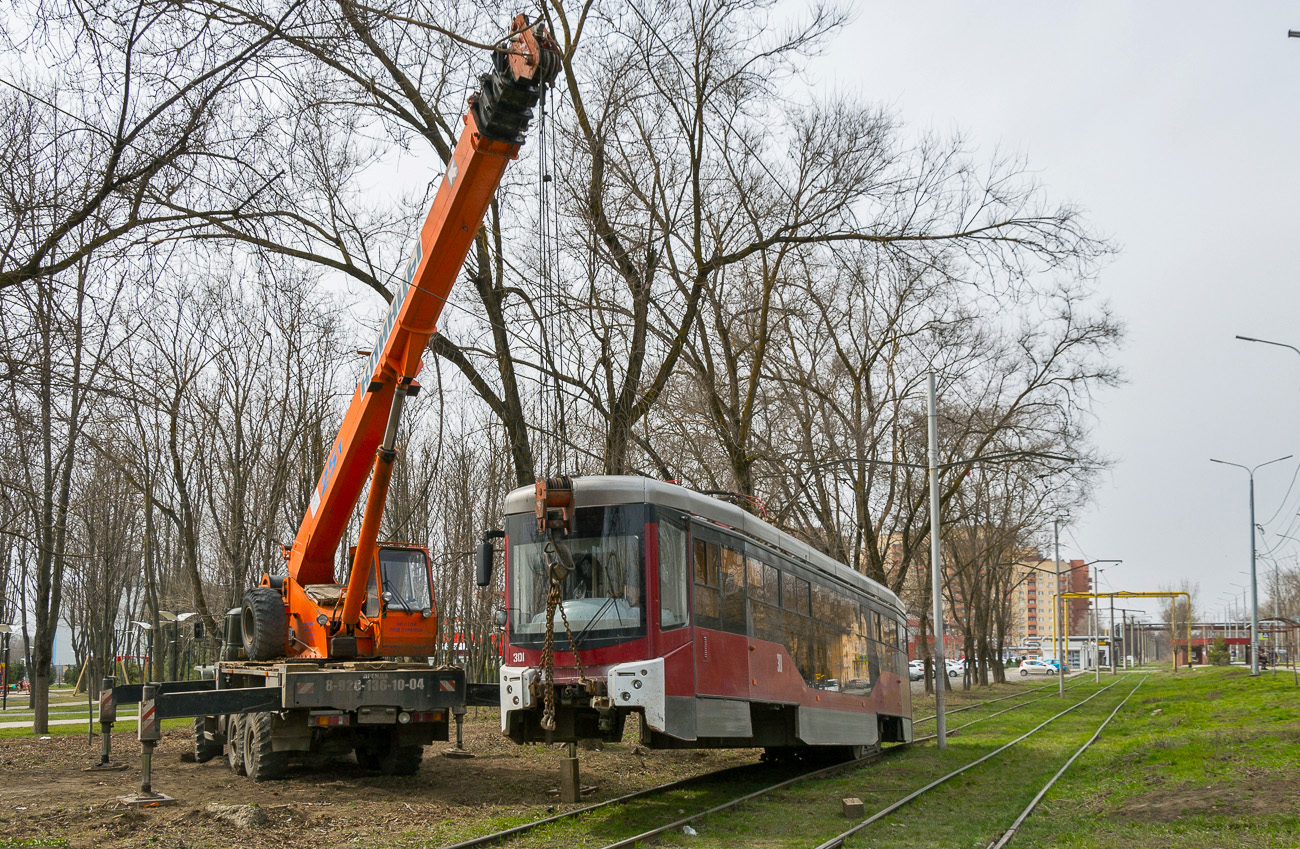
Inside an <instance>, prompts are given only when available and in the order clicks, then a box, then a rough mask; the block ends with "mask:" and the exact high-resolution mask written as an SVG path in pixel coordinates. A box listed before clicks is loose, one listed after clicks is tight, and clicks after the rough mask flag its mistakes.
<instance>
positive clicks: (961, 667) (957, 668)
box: [944, 660, 966, 678]
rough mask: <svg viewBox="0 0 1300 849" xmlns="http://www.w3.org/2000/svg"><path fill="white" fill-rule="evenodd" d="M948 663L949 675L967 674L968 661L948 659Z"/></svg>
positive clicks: (954, 676) (950, 676) (953, 676)
mask: <svg viewBox="0 0 1300 849" xmlns="http://www.w3.org/2000/svg"><path fill="white" fill-rule="evenodd" d="M944 662H945V663H947V664H948V677H949V678H956V677H957V676H958V675H964V674H966V662H965V661H962V660H946V661H944Z"/></svg>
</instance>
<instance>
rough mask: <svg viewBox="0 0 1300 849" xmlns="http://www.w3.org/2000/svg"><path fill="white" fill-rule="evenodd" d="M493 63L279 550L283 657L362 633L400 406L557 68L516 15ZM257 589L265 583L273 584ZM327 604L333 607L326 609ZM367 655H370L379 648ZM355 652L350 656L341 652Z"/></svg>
mask: <svg viewBox="0 0 1300 849" xmlns="http://www.w3.org/2000/svg"><path fill="white" fill-rule="evenodd" d="M493 59H494V62H493V71H492V73H490V74H485V75H483V76H482V77H481V78H480V83H481V87H480V89H479V91H478V93H477V94H475V95H474V96H472V97H471V98H470V99H469V108H468V110H467V111H466V113H465V116H464V119H463V120H464V125H465V126H464V129H463V131H462V132H461V135H460V138H459V140H458V141H457V143H456V147H455V150H454V152H453V154H452V157H451V159H450V161H449V162H448V163H447V170H446V172H445V174H444V175H443V178H442V180H441V182H440V184H439V186H438V191H437V194H436V195H435V197H434V200H433V204H432V206H431V207H430V209H429V213H428V216H427V217H426V219H425V221H424V225H423V226H422V227H421V228H420V231H419V233H418V234H417V237H416V239H415V243H414V245H413V246H412V248H411V252H410V255H409V258H408V259H407V261H406V262H405V264H404V265H403V266H402V269H401V271H400V275H399V279H398V281H397V285H396V286H395V287H394V291H393V299H392V302H391V304H390V305H389V308H388V312H387V314H386V315H385V317H384V321H383V324H382V325H381V327H380V330H379V336H378V338H377V340H376V341H375V345H374V348H373V350H372V351H371V354H370V359H369V361H368V362H367V364H366V368H365V370H364V371H363V373H362V376H361V380H360V381H359V382H358V384H357V387H356V389H355V391H354V392H353V394H352V399H351V402H350V403H349V405H348V409H347V412H346V414H345V415H344V417H343V424H342V426H341V427H340V429H339V434H338V437H337V438H336V439H335V441H334V443H333V446H332V447H331V449H330V452H329V455H328V457H327V459H326V461H325V466H324V469H323V470H322V472H321V475H320V479H319V481H318V482H317V484H316V487H315V488H314V490H313V492H312V496H311V501H310V504H309V507H308V510H307V513H306V515H304V516H303V520H302V524H301V526H300V527H299V529H298V534H297V536H296V538H295V539H294V542H293V546H292V549H291V550H290V551H289V552H287V557H288V561H289V562H288V579H287V581H286V584H287V585H288V586H287V587H286V588H285V589H284V596H285V600H286V605H287V608H288V609H287V611H286V612H287V616H288V619H289V622H288V625H289V634H288V636H289V644H288V645H287V649H288V653H290V654H299V653H301V654H307V655H316V656H322V657H328V656H331V655H332V654H333V652H332V651H331V650H330V649H328V648H327V647H326V645H327V643H326V639H327V636H328V634H333V633H337V632H338V631H339V629H340V627H345V628H346V630H347V633H348V634H352V632H353V627H354V626H356V625H357V624H358V621H359V618H360V614H361V608H362V603H363V601H364V596H365V593H366V585H367V581H368V580H369V581H370V582H371V583H372V584H373V577H372V576H371V569H372V560H373V559H374V557H375V553H376V536H377V534H378V530H379V520H380V517H381V515H382V511H383V504H384V498H385V496H386V494H387V489H388V479H389V475H390V474H391V471H392V463H393V459H394V456H395V452H394V450H393V443H394V440H395V437H396V430H397V422H398V417H399V416H400V413H401V407H402V402H403V400H404V398H405V397H406V396H407V395H413V394H414V393H415V392H416V391H418V388H419V387H418V384H417V383H416V382H415V378H416V376H417V375H418V374H419V372H420V368H421V365H422V360H421V356H422V354H423V352H424V350H425V346H426V345H427V344H428V341H429V337H430V336H431V335H432V334H433V333H434V332H435V331H436V330H437V327H438V318H439V316H440V315H441V313H442V309H443V306H444V305H445V304H446V301H447V297H448V295H449V293H450V292H451V288H452V285H453V284H454V283H455V280H456V277H457V275H458V274H459V273H460V268H461V266H462V265H463V264H464V261H465V257H466V255H467V254H468V252H469V249H470V246H471V245H472V243H473V240H474V237H475V235H476V234H477V232H478V230H479V227H480V226H481V224H482V222H483V218H484V215H485V214H486V212H487V209H488V207H489V205H490V204H491V202H492V198H493V195H494V194H495V192H496V189H497V186H498V185H499V184H500V182H501V177H502V175H503V173H504V172H505V169H506V165H507V163H509V162H510V160H512V159H514V158H516V157H517V156H518V153H519V149H520V147H521V146H522V145H523V142H524V135H523V134H524V131H525V130H526V129H527V127H528V124H529V121H530V120H531V119H532V115H533V113H532V107H533V106H535V105H536V104H537V102H538V99H539V97H540V96H541V93H542V86H544V85H548V84H551V83H553V82H554V79H555V76H556V74H557V73H558V70H559V52H558V47H556V45H555V43H554V41H552V40H551V39H550V38H549V37H548V36H547V35H546V34H545V31H544V30H543V29H542V28H541V27H540V25H529V24H528V21H527V19H526V18H525V17H524V16H523V15H519V16H517V17H516V18H515V20H514V23H513V26H512V31H511V37H510V42H509V49H508V50H505V51H498V52H497V53H494V54H493ZM368 474H370V475H371V487H370V493H369V496H368V498H367V506H366V511H365V514H364V516H363V519H362V527H361V532H360V537H359V539H358V542H357V550H356V555H355V562H354V564H353V568H352V572H351V575H350V578H349V580H348V582H347V588H346V591H345V592H342V593H339V592H337V591H336V592H334V593H333V594H332V595H331V594H329V593H324V592H322V591H318V592H317V593H316V596H315V600H314V602H313V601H312V595H311V593H309V592H304V591H303V590H304V589H310V588H311V587H312V586H317V587H320V586H328V585H333V584H335V578H334V563H335V555H336V552H337V550H338V547H339V544H340V542H342V539H343V535H344V533H345V531H346V529H347V525H348V521H349V519H350V517H351V515H352V511H353V509H354V508H355V507H356V504H357V501H358V499H359V498H360V495H361V492H362V490H363V488H364V487H365V483H366V477H367V475H368ZM426 560H427V556H426ZM263 584H264V585H267V586H273V584H271V582H270V580H269V577H268V578H264V580H263ZM331 599H332V600H333V604H332V605H331V604H329V603H328V602H329V601H330V600H331ZM340 603H341V609H342V615H341V617H340V616H339V609H340ZM320 611H325V612H327V614H328V616H327V617H326V616H323V615H322V614H321V613H320ZM326 618H328V619H329V620H330V621H329V624H328V625H326V623H325V621H324V620H325V619H326ZM426 618H428V617H427V615H426ZM313 621H314V622H317V623H319V624H321V625H322V626H323V627H322V631H327V632H328V634H326V633H317V634H313V635H312V636H313V637H314V638H313V639H307V640H304V639H303V636H304V634H312V629H311V623H312V622H313ZM295 623H296V624H295ZM295 642H296V643H297V644H298V645H297V646H295V645H294V643H295ZM353 645H355V643H354V644H353ZM374 646H375V648H376V649H377V646H378V641H377V640H376V642H375V644H374ZM304 647H305V648H304ZM354 651H355V649H354V648H351V647H349V648H348V649H347V650H346V653H352V652H354ZM363 653H364V652H363ZM371 653H372V654H374V653H377V651H375V650H372V652H371ZM407 653H409V654H415V652H407Z"/></svg>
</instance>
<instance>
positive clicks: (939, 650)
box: [928, 371, 1253, 749]
mask: <svg viewBox="0 0 1300 849" xmlns="http://www.w3.org/2000/svg"><path fill="white" fill-rule="evenodd" d="M928 377H929V380H928V383H929V398H928V408H929V409H928V412H929V420H930V427H929V431H930V433H929V441H930V592H931V594H932V595H933V596H934V610H933V612H932V615H933V617H934V624H933V627H932V628H931V629H930V630H931V631H933V632H934V714H935V719H934V724H935V740H936V741H937V743H938V746H939V748H940V749H944V748H947V746H948V743H947V740H946V739H945V735H946V734H947V723H946V722H945V721H944V715H943V713H944V692H943V688H944V687H945V686H946V685H947V683H948V680H947V679H948V669H947V664H946V663H944V657H943V635H944V627H943V581H942V578H941V575H940V573H939V569H940V558H939V411H938V404H937V402H936V400H935V394H936V390H935V380H934V372H933V371H932V372H930V373H929V375H928ZM1252 521H1253V520H1252Z"/></svg>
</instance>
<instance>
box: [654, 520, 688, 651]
mask: <svg viewBox="0 0 1300 849" xmlns="http://www.w3.org/2000/svg"><path fill="white" fill-rule="evenodd" d="M686 608H687V604H686V530H685V529H684V528H679V527H677V525H675V524H673V523H672V522H669V521H664V520H660V522H659V627H660V628H662V629H664V630H667V629H669V628H679V627H681V626H682V625H685V624H686V620H687V615H686Z"/></svg>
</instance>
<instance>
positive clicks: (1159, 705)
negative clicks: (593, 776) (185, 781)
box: [394, 669, 1300, 849]
mask: <svg viewBox="0 0 1300 849" xmlns="http://www.w3.org/2000/svg"><path fill="white" fill-rule="evenodd" d="M1144 678H1145V679H1146V680H1145V683H1144V684H1143V686H1142V687H1141V688H1140V689H1138V690H1137V692H1136V694H1135V695H1134V696H1133V697H1132V698H1131V699H1130V700H1129V701H1128V703H1127V704H1126V705H1125V707H1124V708H1123V709H1122V710H1121V711H1120V713H1119V714H1118V715H1117V716H1116V718H1115V720H1114V721H1112V722H1111V724H1110V725H1109V726H1108V727H1107V729H1106V731H1105V732H1104V734H1103V736H1102V737H1101V739H1100V740H1098V742H1097V743H1096V744H1094V745H1093V747H1092V748H1090V749H1089V750H1088V751H1087V752H1086V753H1085V754H1084V755H1083V756H1082V757H1081V758H1080V759H1079V760H1078V761H1076V762H1075V764H1074V766H1073V767H1072V768H1071V769H1070V771H1069V772H1067V773H1066V775H1065V776H1064V777H1063V778H1062V779H1061V781H1060V782H1058V783H1057V785H1056V786H1055V787H1054V789H1053V790H1052V791H1051V792H1050V793H1049V794H1048V796H1047V797H1046V799H1045V800H1044V802H1043V804H1042V805H1040V807H1039V808H1038V809H1037V810H1036V811H1035V813H1034V814H1033V815H1031V816H1030V818H1029V819H1028V820H1027V821H1026V823H1025V825H1024V826H1022V828H1021V831H1020V833H1019V834H1018V835H1017V837H1016V838H1015V840H1014V841H1013V842H1012V844H1011V845H1012V846H1013V847H1058V846H1059V847H1071V849H1138V847H1155V846H1177V847H1212V846H1230V847H1232V849H1251V848H1252V847H1294V846H1297V845H1300V767H1298V765H1300V689H1297V688H1296V687H1295V686H1294V684H1292V683H1291V678H1290V677H1286V678H1283V677H1280V676H1279V677H1278V678H1272V677H1271V676H1265V677H1261V678H1253V679H1252V678H1250V677H1249V675H1248V674H1247V673H1246V672H1244V671H1243V670H1241V669H1202V670H1199V671H1195V672H1191V673H1188V672H1187V671H1182V672H1180V673H1179V674H1178V675H1177V676H1174V675H1172V674H1170V673H1168V672H1167V671H1154V670H1153V671H1152V674H1149V675H1143V674H1126V675H1120V676H1116V677H1114V678H1112V677H1111V676H1109V675H1103V676H1102V687H1103V688H1104V687H1106V685H1109V684H1112V683H1113V684H1115V686H1113V687H1111V688H1110V689H1108V690H1105V691H1104V692H1101V693H1100V694H1099V695H1097V697H1096V698H1094V699H1092V700H1091V701H1090V702H1088V703H1087V704H1086V705H1084V706H1082V707H1080V708H1079V709H1077V710H1075V711H1073V712H1072V713H1069V714H1066V715H1065V716H1064V717H1062V718H1061V719H1059V720H1058V721H1056V722H1055V723H1053V724H1052V725H1049V726H1048V727H1047V728H1045V729H1044V730H1043V731H1041V732H1039V733H1038V734H1036V735H1034V736H1032V737H1030V738H1028V739H1027V740H1025V741H1024V742H1022V743H1020V744H1019V745H1017V746H1015V747H1013V748H1011V749H1009V750H1008V751H1006V752H1004V753H1002V754H1000V755H997V756H995V757H994V758H992V759H991V760H989V761H988V762H986V763H984V764H982V765H980V766H978V767H975V768H974V769H971V770H969V771H967V772H966V773H963V774H962V775H960V776H958V777H957V778H955V779H953V780H952V781H950V782H948V783H947V784H945V785H942V786H941V787H939V788H937V789H936V790H934V791H933V792H931V793H929V794H927V795H926V796H923V797H921V798H920V799H918V800H917V801H915V802H913V803H912V804H910V805H908V806H906V807H904V808H902V809H901V810H899V811H897V812H895V813H894V814H891V815H890V816H888V817H886V818H884V819H883V820H881V821H879V822H877V823H874V824H873V825H871V826H868V827H867V828H866V829H864V830H863V831H862V832H859V834H858V835H856V836H854V837H852V838H850V839H849V840H848V842H847V844H846V845H847V846H849V847H872V849H905V847H907V849H911V847H931V846H933V847H984V846H987V845H989V844H990V843H991V842H993V841H994V840H995V839H996V838H997V837H998V836H1000V835H1001V833H1002V832H1003V831H1004V830H1005V829H1006V828H1007V827H1008V826H1010V824H1011V823H1012V821H1013V820H1014V819H1015V818H1016V816H1017V815H1018V814H1019V813H1020V811H1021V810H1023V808H1024V807H1025V805H1026V804H1028V802H1029V800H1030V799H1031V798H1033V796H1034V794H1035V793H1037V792H1038V790H1039V789H1040V788H1041V787H1042V786H1043V784H1044V783H1046V781H1047V780H1048V779H1049V778H1050V777H1051V776H1052V775H1053V774H1054V773H1055V772H1056V770H1057V769H1059V768H1060V766H1061V765H1062V764H1064V763H1065V761H1066V760H1067V759H1068V758H1069V757H1070V755H1072V754H1073V753H1074V751H1075V750H1076V749H1077V748H1078V747H1079V746H1080V745H1082V743H1083V742H1084V741H1086V740H1087V739H1088V738H1089V737H1090V736H1091V735H1092V733H1093V731H1095V730H1096V728H1097V726H1098V725H1099V724H1100V723H1101V721H1102V720H1103V719H1104V718H1105V717H1106V716H1107V715H1108V714H1109V713H1110V711H1111V710H1113V709H1114V708H1115V706H1116V705H1118V704H1119V703H1120V701H1121V700H1122V699H1123V698H1124V696H1126V695H1127V694H1128V693H1129V692H1130V691H1131V690H1132V689H1133V687H1134V686H1135V685H1137V684H1138V682H1139V681H1141V680H1143V679H1144ZM1075 681H1076V682H1077V683H1074V684H1073V686H1071V688H1070V690H1069V691H1067V698H1066V699H1065V700H1064V701H1062V700H1059V699H1057V698H1054V697H1053V698H1047V699H1042V700H1041V701H1036V702H1033V703H1032V704H1029V705H1027V706H1026V707H1024V708H1023V709H1020V710H1016V711H1012V712H1010V713H1007V714H1004V715H1002V716H998V717H996V718H993V719H991V720H989V721H988V722H986V723H979V724H976V725H973V726H972V727H970V728H969V729H966V730H964V731H962V732H960V733H959V734H956V735H954V736H953V737H952V738H951V739H950V740H949V742H948V747H947V748H946V749H945V750H942V751H940V750H939V749H938V748H937V747H936V746H935V745H934V744H933V743H928V744H922V745H919V746H916V747H914V748H911V749H908V750H903V751H896V752H893V753H889V754H886V756H885V757H884V758H883V759H882V760H881V761H879V762H877V763H874V764H868V765H864V766H862V767H860V768H857V769H852V770H850V771H848V772H845V773H842V774H840V775H839V776H837V777H834V778H829V779H823V780H819V781H810V782H803V783H799V784H795V785H793V786H792V787H790V788H787V789H786V790H783V791H780V792H779V793H776V794H773V795H771V796H767V797H764V798H763V799H762V800H760V801H756V802H752V803H749V804H747V805H745V806H742V807H741V808H739V809H733V810H732V811H731V812H728V813H725V814H721V815H715V816H711V817H708V818H703V819H700V820H697V821H696V822H695V823H694V828H695V829H696V830H697V832H698V834H697V835H696V836H686V835H683V834H681V833H674V834H670V835H665V836H661V837H659V838H656V841H655V842H656V845H660V846H690V847H695V848H697V849H705V847H708V849H712V847H732V846H744V847H746V849H769V847H772V848H773V849H774V848H775V847H782V849H784V847H808V846H812V845H815V844H817V843H820V842H821V841H823V840H827V839H829V838H831V837H832V836H834V835H835V834H837V833H839V832H840V831H843V830H845V829H847V828H848V827H850V826H851V825H853V824H854V823H855V822H856V821H851V820H846V819H845V818H844V817H843V816H842V815H841V810H840V809H841V800H842V799H844V798H846V797H850V796H854V797H857V798H860V799H862V801H863V802H864V803H865V807H866V812H867V815H868V816H869V815H871V814H873V813H875V812H876V811H879V810H881V809H883V808H885V807H887V806H888V805H889V804H891V803H893V802H894V801H896V800H898V799H900V798H902V797H904V796H906V795H907V794H908V793H910V792H912V791H914V790H917V789H919V788H920V787H922V786H924V785H925V784H927V783H929V782H930V781H932V780H934V779H936V778H938V777H940V776H942V775H944V774H946V773H948V772H951V771H952V770H954V769H956V768H958V767H960V766H962V765H964V764H967V763H969V762H971V761H973V760H975V759H976V758H978V757H979V756H980V755H983V754H986V753H988V752H990V751H992V750H994V749H996V748H997V747H998V746H1000V745H1002V744H1004V743H1006V742H1009V741H1010V740H1012V739H1014V738H1015V737H1017V736H1019V735H1020V734H1023V733H1024V732H1025V731H1028V730H1029V729H1030V728H1032V727H1033V726H1035V725H1037V724H1039V723H1040V722H1042V721H1044V720H1046V719H1047V718H1049V717H1051V716H1052V715H1054V714H1057V713H1059V712H1060V711H1062V710H1063V709H1064V708H1065V707H1068V706H1069V705H1071V704H1074V703H1075V702H1076V701H1078V700H1079V699H1080V698H1082V697H1084V696H1086V695H1090V694H1092V693H1095V692H1098V690H1099V688H1098V687H1097V685H1095V684H1094V683H1093V680H1092V678H1091V676H1088V677H1086V678H1083V679H1075ZM1026 689H1027V688H1026ZM1045 693H1046V691H1044V692H1040V693H1037V694H1034V696H1029V697H1028V698H1034V697H1035V696H1040V695H1044V694H1045ZM971 695H972V696H975V697H979V696H981V695H982V696H983V697H984V698H987V697H988V695H987V693H983V694H982V693H980V692H978V691H977V692H976V693H973V694H971ZM969 698H970V697H969V696H966V695H965V694H963V695H962V696H961V698H960V699H958V700H957V701H966V700H968V699H969ZM950 703H951V701H950ZM1010 704H1011V702H1000V703H998V704H997V705H993V706H989V707H987V708H977V709H974V710H970V711H966V712H964V713H961V714H957V715H956V716H954V717H952V718H951V719H950V725H951V726H955V725H960V724H963V723H965V722H969V721H971V720H972V719H977V718H979V717H980V716H987V715H989V714H991V713H993V712H994V711H997V710H1001V709H1003V708H1005V707H1007V706H1009V705H1010ZM1156 711H1159V713H1156ZM924 713H925V711H924V708H920V709H918V710H917V715H918V716H921V715H924ZM932 728H933V725H932V724H930V725H927V726H922V728H921V729H920V730H919V732H918V733H920V734H927V733H930V730H931V729H932ZM747 789H752V788H748V787H745V786H743V785H741V784H731V785H728V786H714V787H708V788H692V789H691V790H689V791H683V792H678V793H674V794H672V795H671V796H665V797H661V798H659V799H656V800H654V801H651V802H647V803H645V804H636V805H631V806H627V807H622V808H619V809H618V810H609V811H600V812H596V813H593V814H591V815H588V816H586V817H584V818H582V819H581V820H579V821H577V822H572V823H565V824H562V825H558V826H555V827H550V828H547V829H543V830H539V832H544V833H536V834H532V835H529V836H528V837H527V838H525V839H523V840H521V841H517V842H515V843H512V844H510V845H511V846H512V847H513V846H530V847H531V846H538V847H541V846H551V845H559V844H564V845H571V846H574V847H584V846H598V845H602V844H604V843H608V842H611V841H612V840H616V839H620V838H625V837H629V836H631V835H633V834H636V833H639V832H640V831H643V830H645V829H647V828H649V827H651V826H653V825H658V824H660V823H662V822H665V821H667V820H669V819H674V818H677V816H678V811H680V810H685V811H687V812H688V813H693V812H696V811H699V810H703V809H705V808H707V807H710V806H711V805H714V804H717V803H718V802H719V801H722V800H724V799H725V798H728V797H730V796H733V795H739V794H740V793H742V792H744V791H745V790H747ZM497 813H498V815H500V814H501V813H503V812H500V811H498V812H497ZM515 819H516V818H515V817H506V816H498V817H497V818H496V820H494V821H493V822H492V823H491V824H490V827H489V824H488V823H487V822H485V821H484V820H477V821H476V822H473V823H464V824H461V825H460V826H459V827H453V828H449V829H448V834H447V835H446V836H447V837H450V836H452V833H453V832H454V833H455V835H456V836H460V835H461V834H462V833H463V835H464V836H468V835H470V834H481V833H484V832H486V831H489V830H491V828H492V827H504V826H505V825H506V824H507V822H506V821H507V820H510V821H512V823H513V821H515ZM442 836H443V835H439V837H442ZM427 839H428V837H426V840H427ZM433 842H435V843H437V842H439V841H438V840H436V839H435V840H434V841H433ZM441 842H447V841H446V840H443V841H441ZM394 845H406V842H405V841H404V840H401V841H398V842H396V843H395V844H394ZM411 845H414V844H411Z"/></svg>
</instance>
